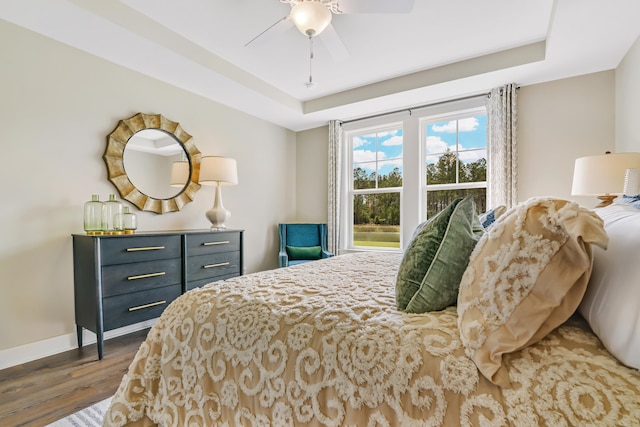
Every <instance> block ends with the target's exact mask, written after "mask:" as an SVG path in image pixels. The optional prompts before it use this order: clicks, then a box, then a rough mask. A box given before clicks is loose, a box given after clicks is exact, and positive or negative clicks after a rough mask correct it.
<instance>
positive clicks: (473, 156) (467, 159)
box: [459, 150, 487, 163]
mask: <svg viewBox="0 0 640 427" xmlns="http://www.w3.org/2000/svg"><path fill="white" fill-rule="evenodd" d="M459 156H460V160H462V161H463V162H464V163H471V162H475V161H476V160H479V159H482V158H483V157H484V158H485V159H486V158H487V150H473V151H461V152H460V154H459Z"/></svg>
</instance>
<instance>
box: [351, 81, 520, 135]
mask: <svg viewBox="0 0 640 427" xmlns="http://www.w3.org/2000/svg"><path fill="white" fill-rule="evenodd" d="M518 89H520V86H516V90H518ZM500 95H502V89H500ZM483 96H491V92H487V93H481V94H478V95H469V96H465V97H462V98H456V99H448V100H446V101H438V102H432V103H431V104H423V105H418V106H416V107H409V108H401V109H400V110H395V111H389V112H387V113H380V114H373V115H371V116H365V117H360V118H357V119H351V120H344V121H342V120H341V121H340V126H342V125H343V124H346V123H355V122H359V121H361V120H368V119H375V118H377V117H383V116H388V115H391V114H396V113H401V112H403V111H408V112H409V114H411V111H413V110H419V109H421V108H427V107H435V106H436V105H442V104H448V103H450V102H457V101H466V100H468V99H474V98H480V97H483Z"/></svg>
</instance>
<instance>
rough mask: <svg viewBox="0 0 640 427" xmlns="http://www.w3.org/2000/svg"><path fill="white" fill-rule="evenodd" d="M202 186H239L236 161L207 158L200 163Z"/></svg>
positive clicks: (222, 158) (217, 157)
mask: <svg viewBox="0 0 640 427" xmlns="http://www.w3.org/2000/svg"><path fill="white" fill-rule="evenodd" d="M200 184H203V185H220V186H229V185H236V184H238V169H237V164H236V159H230V158H228V157H219V156H206V157H203V158H202V160H201V162H200Z"/></svg>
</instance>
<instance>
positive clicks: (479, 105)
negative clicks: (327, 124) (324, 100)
mask: <svg viewBox="0 0 640 427" xmlns="http://www.w3.org/2000/svg"><path fill="white" fill-rule="evenodd" d="M484 102H485V98H484V97H482V96H479V97H475V98H474V99H466V100H460V101H455V102H451V103H447V104H440V105H437V106H432V107H426V108H423V109H420V110H415V111H411V112H408V111H407V112H401V113H395V114H393V115H389V116H381V117H374V118H371V119H366V120H362V121H359V122H356V121H354V122H351V123H346V124H345V125H343V132H344V134H343V141H344V146H343V148H344V150H345V151H344V152H343V154H344V155H345V157H344V159H345V161H343V163H342V165H343V169H342V173H343V175H342V176H343V177H345V178H346V179H344V181H343V182H344V185H345V187H344V189H345V190H346V191H343V193H342V194H343V197H342V200H341V203H342V206H343V208H342V210H341V218H342V219H341V220H340V227H341V233H340V234H341V241H340V242H339V250H340V251H349V250H371V249H376V250H400V249H402V248H403V245H404V243H405V242H408V241H409V240H410V239H411V236H412V235H413V231H414V230H415V228H416V227H417V226H418V224H419V223H420V222H422V221H424V220H425V219H427V218H431V217H432V216H433V215H435V214H436V213H438V212H440V211H441V210H442V209H443V208H444V207H446V206H447V205H448V204H449V203H451V202H452V201H453V200H454V199H455V198H457V197H464V196H466V195H468V194H472V195H473V196H474V199H475V202H476V207H477V210H478V212H484V211H485V210H486V197H487V132H486V128H487V117H486V110H485V107H484Z"/></svg>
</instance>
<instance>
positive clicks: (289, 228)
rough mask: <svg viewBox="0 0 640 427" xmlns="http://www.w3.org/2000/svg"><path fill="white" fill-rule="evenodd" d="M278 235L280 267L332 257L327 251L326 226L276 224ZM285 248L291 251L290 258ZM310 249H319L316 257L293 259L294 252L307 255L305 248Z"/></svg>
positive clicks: (294, 256)
mask: <svg viewBox="0 0 640 427" xmlns="http://www.w3.org/2000/svg"><path fill="white" fill-rule="evenodd" d="M278 233H279V234H280V253H279V254H278V264H279V266H280V267H287V266H289V265H295V264H302V263H304V262H309V261H314V260H316V259H322V258H329V257H332V256H333V254H332V253H331V252H329V251H328V250H327V224H278ZM287 246H289V247H290V249H291V256H290V254H289V252H288V251H287ZM311 247H320V250H319V251H318V253H317V256H312V257H311V258H312V259H294V258H296V252H297V253H307V254H308V252H307V249H305V248H311ZM294 249H295V250H294ZM303 258H309V257H303Z"/></svg>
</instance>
